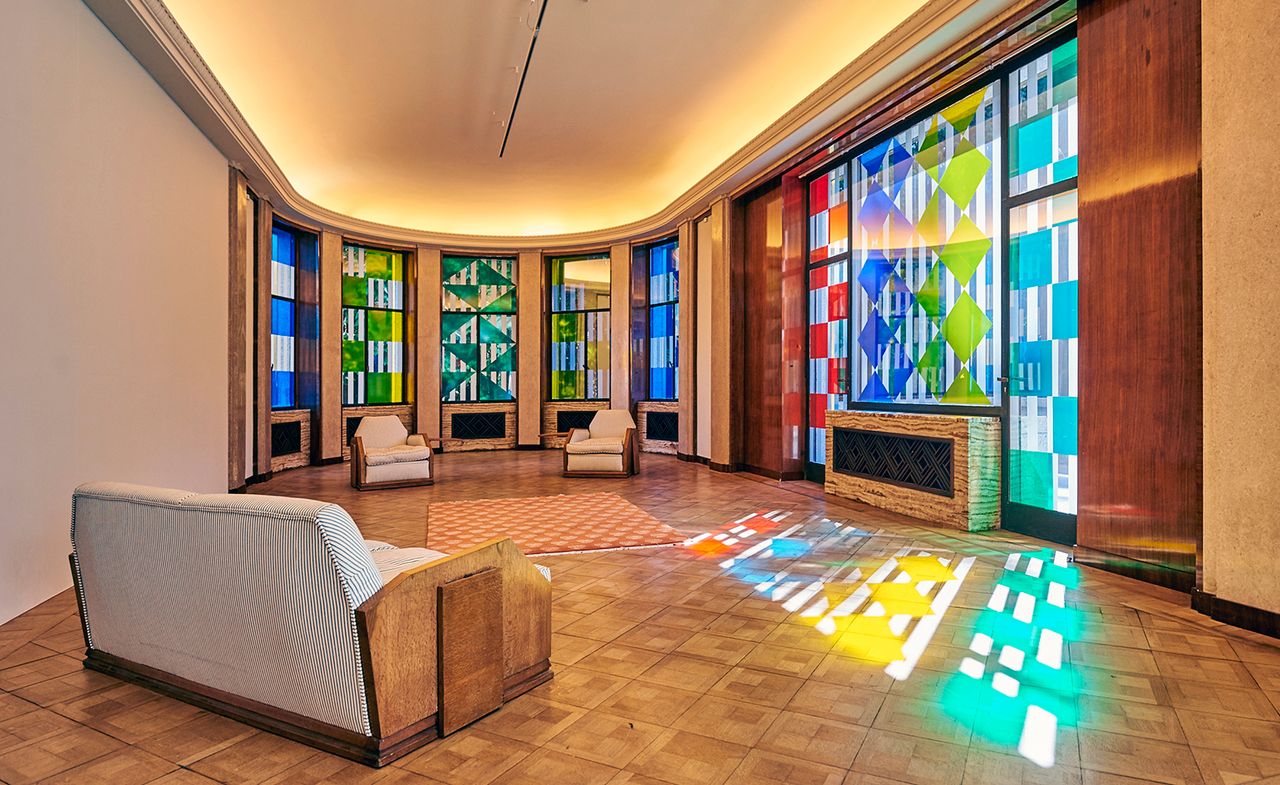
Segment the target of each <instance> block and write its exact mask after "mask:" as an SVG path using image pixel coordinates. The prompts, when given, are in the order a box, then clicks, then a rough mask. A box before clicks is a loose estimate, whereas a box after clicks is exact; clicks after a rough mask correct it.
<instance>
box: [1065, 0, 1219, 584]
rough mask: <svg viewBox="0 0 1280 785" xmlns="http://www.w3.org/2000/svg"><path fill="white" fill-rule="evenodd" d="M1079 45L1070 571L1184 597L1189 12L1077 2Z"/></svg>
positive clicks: (1192, 375) (1178, 7)
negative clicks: (1073, 547) (1073, 566)
mask: <svg viewBox="0 0 1280 785" xmlns="http://www.w3.org/2000/svg"><path fill="white" fill-rule="evenodd" d="M1079 47H1080V49H1079V51H1080V74H1079V78H1080V149H1081V154H1080V181H1079V182H1080V355H1079V362H1080V433H1079V438H1080V441H1079V448H1080V509H1079V523H1078V540H1079V544H1080V545H1082V546H1085V547H1086V548H1088V549H1089V550H1088V551H1084V552H1082V554H1081V560H1082V561H1085V562H1087V563H1093V564H1096V565H1098V566H1102V567H1108V568H1112V569H1121V570H1125V569H1130V570H1132V569H1135V568H1138V569H1145V568H1146V567H1148V566H1151V567H1155V568H1156V571H1155V572H1154V573H1152V574H1148V575H1147V577H1149V578H1152V579H1155V580H1158V581H1161V582H1167V583H1170V584H1172V585H1175V586H1179V587H1189V586H1190V585H1191V583H1192V581H1193V580H1194V575H1195V569H1196V552H1197V546H1198V542H1199V539H1200V533H1201V525H1202V499H1203V488H1202V480H1201V455H1202V432H1201V420H1202V415H1201V384H1202V382H1201V227H1200V221H1201V209H1200V56H1199V53H1200V11H1199V5H1198V3H1196V2H1191V1H1189V0H1160V1H1159V2H1156V0H1095V1H1094V2H1089V3H1084V4H1082V5H1081V8H1080V18H1079ZM1134 562H1136V563H1138V564H1134Z"/></svg>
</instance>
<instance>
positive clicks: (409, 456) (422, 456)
mask: <svg viewBox="0 0 1280 785" xmlns="http://www.w3.org/2000/svg"><path fill="white" fill-rule="evenodd" d="M364 452H365V463H366V464H367V465H369V466H386V465H387V464H389V463H411V462H413V461H429V460H431V448H430V447H419V446H417V445H413V444H397V445H394V446H392V447H367V448H365V451H364Z"/></svg>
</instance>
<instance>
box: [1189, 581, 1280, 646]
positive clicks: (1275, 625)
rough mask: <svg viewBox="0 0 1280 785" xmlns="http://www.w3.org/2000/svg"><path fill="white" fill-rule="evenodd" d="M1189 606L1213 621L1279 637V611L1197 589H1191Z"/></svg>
mask: <svg viewBox="0 0 1280 785" xmlns="http://www.w3.org/2000/svg"><path fill="white" fill-rule="evenodd" d="M1191 607H1192V609H1193V610H1197V611H1199V612H1200V613H1203V614H1204V615H1206V616H1208V617H1209V618H1211V619H1213V620H1214V621H1220V622H1222V623H1223V624H1230V625H1232V626H1234V627H1239V628H1241V629H1244V630H1251V631H1253V632H1260V633H1262V634H1263V635H1270V636H1271V637H1273V638H1280V613H1276V612H1275V611H1265V610H1263V609H1261V608H1255V607H1253V606H1252V605H1244V604H1242V603H1239V602H1232V601H1231V600H1224V599H1222V598H1221V597H1218V596H1216V595H1213V594H1210V593H1209V592H1206V591H1200V590H1199V589H1192V590H1191Z"/></svg>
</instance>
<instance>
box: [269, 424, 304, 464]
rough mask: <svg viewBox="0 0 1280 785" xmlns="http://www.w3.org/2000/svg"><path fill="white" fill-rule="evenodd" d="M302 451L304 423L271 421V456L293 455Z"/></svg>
mask: <svg viewBox="0 0 1280 785" xmlns="http://www.w3.org/2000/svg"><path fill="white" fill-rule="evenodd" d="M301 451H302V423H300V422H296V421H295V422H273V423H271V457H272V458H278V457H280V456H281V455H293V454H294V453H297V452H301Z"/></svg>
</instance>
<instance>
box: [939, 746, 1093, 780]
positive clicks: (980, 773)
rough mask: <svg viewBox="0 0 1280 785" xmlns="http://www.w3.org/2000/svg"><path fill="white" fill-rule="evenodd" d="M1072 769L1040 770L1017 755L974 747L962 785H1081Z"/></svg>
mask: <svg viewBox="0 0 1280 785" xmlns="http://www.w3.org/2000/svg"><path fill="white" fill-rule="evenodd" d="M1082 779H1083V775H1082V772H1081V770H1080V769H1079V768H1078V767H1076V766H1068V765H1060V764H1059V765H1054V766H1051V767H1049V768H1042V767H1040V766H1038V765H1036V764H1035V763H1032V762H1031V761H1029V760H1027V759H1026V758H1024V757H1022V756H1021V755H1017V754H1013V755H1010V754H1005V753H1002V752H996V751H994V750H990V749H983V748H981V747H975V748H973V749H970V750H969V757H968V759H967V760H966V761H965V766H964V785H1081V782H1082Z"/></svg>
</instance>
